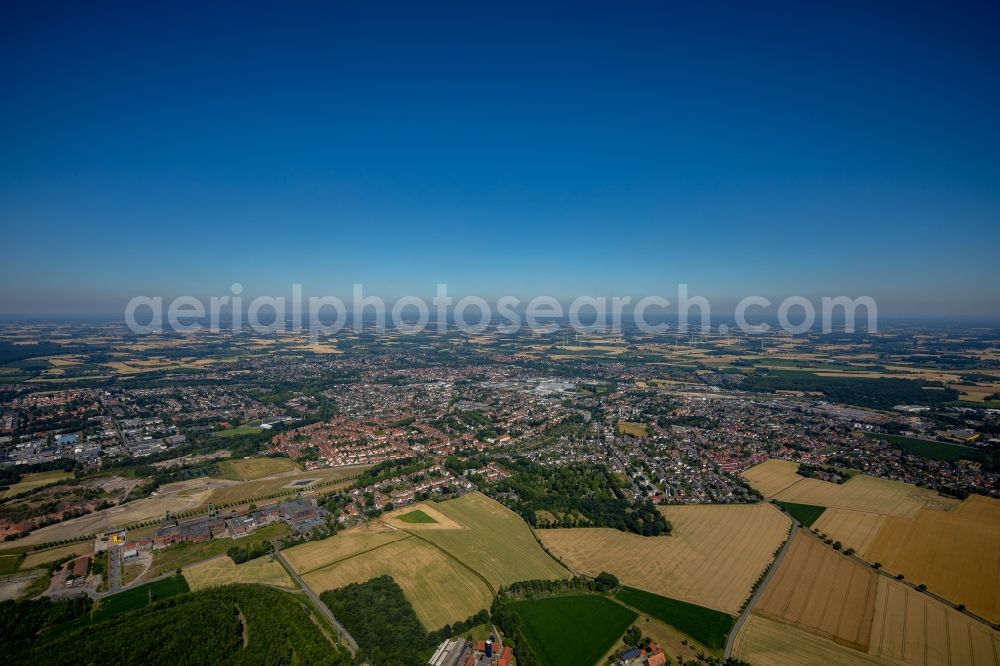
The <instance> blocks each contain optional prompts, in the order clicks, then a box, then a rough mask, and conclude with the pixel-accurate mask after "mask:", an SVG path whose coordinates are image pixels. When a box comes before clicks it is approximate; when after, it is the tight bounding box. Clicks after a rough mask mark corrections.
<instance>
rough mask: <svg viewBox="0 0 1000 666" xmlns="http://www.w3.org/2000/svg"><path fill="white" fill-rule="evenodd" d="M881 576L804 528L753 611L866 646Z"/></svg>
mask: <svg viewBox="0 0 1000 666" xmlns="http://www.w3.org/2000/svg"><path fill="white" fill-rule="evenodd" d="M877 578H878V575H877V574H876V573H875V572H874V571H873V570H872V569H870V568H869V567H866V566H865V565H863V564H860V563H858V562H856V561H854V560H851V559H850V558H848V557H846V556H844V555H841V554H840V553H838V552H837V551H835V550H833V549H832V548H831V547H829V546H827V545H826V544H824V543H823V542H822V541H820V540H819V539H817V538H815V537H813V536H811V535H810V534H809V533H808V532H806V531H804V530H800V531H799V534H798V535H796V538H795V540H794V541H793V542H792V545H791V547H790V548H789V550H788V553H787V554H786V555H785V557H784V559H783V560H782V561H781V564H780V565H779V566H778V570H777V572H775V575H774V577H773V578H772V579H771V581H770V582H769V583H768V585H767V587H766V588H764V592H763V593H762V594H761V596H760V599H759V600H758V602H757V604H756V605H755V606H754V612H755V613H758V614H759V615H762V616H764V617H767V618H769V619H772V620H777V621H779V622H784V623H786V624H790V625H792V626H794V627H797V628H799V629H803V630H806V631H809V632H811V633H813V634H816V635H818V636H822V637H824V638H828V639H830V640H832V641H834V642H837V643H841V644H843V645H846V646H848V647H851V648H855V649H858V650H866V649H867V648H868V640H869V634H870V632H871V624H872V616H873V615H874V613H875V595H876V591H877V589H878V585H877V582H878V581H877V580H876V579H877Z"/></svg>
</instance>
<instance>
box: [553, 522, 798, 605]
mask: <svg viewBox="0 0 1000 666" xmlns="http://www.w3.org/2000/svg"><path fill="white" fill-rule="evenodd" d="M660 508H661V510H662V512H663V513H664V515H665V516H666V517H667V519H668V520H670V521H671V522H672V523H673V526H674V530H673V534H672V535H671V536H662V537H642V536H639V535H636V534H629V533H625V532H619V531H618V530H614V529H610V528H571V529H551V530H550V529H546V530H539V531H538V535H539V537H541V539H542V542H543V543H544V544H545V545H546V547H547V548H549V550H550V551H552V553H553V554H555V555H557V556H558V557H559V558H560V559H562V560H563V561H564V562H566V564H567V565H569V566H570V567H572V568H573V569H574V570H576V571H579V572H580V573H584V574H587V575H591V576H596V575H597V574H599V573H600V572H601V571H608V572H611V573H613V574H615V575H616V576H617V577H618V578H619V580H621V582H622V583H623V584H624V585H629V586H631V587H636V588H639V589H643V590H647V591H649V592H654V593H656V594H660V595H662V596H666V597H671V598H674V599H680V600H682V601H688V602H690V603H694V604H698V605H700V606H705V607H707V608H713V609H715V610H720V611H723V612H725V613H730V614H734V615H735V614H736V613H738V612H739V610H740V607H741V606H742V605H743V602H744V601H745V600H746V599H747V597H749V596H750V591H751V588H752V587H753V584H754V582H755V581H756V580H757V578H758V577H759V576H760V574H761V572H763V571H764V569H765V568H766V567H767V565H768V564H769V563H770V561H771V559H772V556H773V554H774V551H775V550H777V549H778V547H779V546H780V545H781V544H782V542H783V541H784V539H785V536H786V535H787V534H788V529H789V527H790V525H791V521H790V520H789V519H788V517H787V516H785V515H784V514H782V513H781V512H780V511H778V510H777V509H776V508H775V507H773V506H771V505H770V504H751V505H700V506H670V507H660Z"/></svg>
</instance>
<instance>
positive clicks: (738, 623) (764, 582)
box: [723, 522, 799, 659]
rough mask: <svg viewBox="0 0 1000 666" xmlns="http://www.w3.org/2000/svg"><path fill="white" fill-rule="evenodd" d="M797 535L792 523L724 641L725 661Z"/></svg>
mask: <svg viewBox="0 0 1000 666" xmlns="http://www.w3.org/2000/svg"><path fill="white" fill-rule="evenodd" d="M798 533H799V523H798V522H795V523H792V532H791V534H790V535H789V536H788V541H786V542H785V545H784V546H782V547H781V550H780V551H778V556H777V557H776V558H774V564H773V565H771V568H770V569H768V571H767V575H766V576H764V580H762V581H761V582H760V585H758V586H757V589H756V590H755V591H754V593H753V594H752V595H751V596H750V601H749V602H748V603H747V607H746V608H744V609H743V612H742V613H740V616H739V617H738V618H736V624H734V625H733V628H732V630H731V631H730V632H729V638H728V639H727V640H726V651H725V653H724V654H723V657H724V658H725V659H729V658H730V657H731V656H732V655H733V643H734V642H736V634H738V633H740V627H742V626H743V623H744V622H746V620H747V618H748V617H750V611H751V610H753V605H754V604H755V603H757V599H759V598H760V595H761V594H762V593H763V592H764V588H765V587H767V584H768V583H769V582H770V581H771V576H773V575H774V572H775V571H777V570H778V565H779V564H781V560H782V559H783V558H784V557H785V553H787V552H788V548H789V546H791V545H792V540H793V539H794V538H795V535H796V534H798Z"/></svg>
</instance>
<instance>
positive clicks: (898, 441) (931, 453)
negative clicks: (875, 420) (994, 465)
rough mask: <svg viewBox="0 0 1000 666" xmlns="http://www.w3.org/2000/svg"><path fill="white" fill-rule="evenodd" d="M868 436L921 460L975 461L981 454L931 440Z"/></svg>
mask: <svg viewBox="0 0 1000 666" xmlns="http://www.w3.org/2000/svg"><path fill="white" fill-rule="evenodd" d="M866 434H867V435H868V436H869V437H873V438H875V439H884V440H885V441H887V442H889V443H890V444H894V445H896V446H898V447H899V448H901V449H903V451H906V452H907V453H910V454H912V455H915V456H919V457H921V458H929V459H931V460H941V461H944V462H952V461H955V460H959V459H961V458H966V459H968V460H974V459H975V458H976V457H977V455H978V453H979V452H978V451H977V450H976V449H973V448H971V447H968V446H960V445H958V444H948V443H946V442H935V441H933V440H930V439H917V438H916V437H904V436H902V435H888V434H885V433H866Z"/></svg>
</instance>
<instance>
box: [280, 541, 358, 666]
mask: <svg viewBox="0 0 1000 666" xmlns="http://www.w3.org/2000/svg"><path fill="white" fill-rule="evenodd" d="M275 558H277V560H278V561H279V562H281V566H283V567H285V571H287V572H288V575H289V576H291V577H292V579H293V580H294V581H295V582H296V583H298V585H299V587H301V588H302V590H303V591H304V592H305V593H306V595H307V596H308V597H309V598H310V599H311V600H312V602H313V605H314V606H316V608H317V609H318V610H319V611H320V612H321V613H323V615H324V616H325V617H326V619H328V620H329V621H330V623H331V624H332V625H333V626H334V627H336V629H337V631H338V632H339V633H340V638H341V640H342V641H343V643H344V645H346V646H347V649H348V650H350V651H351V654H352V655H354V654H357V652H358V643H357V641H355V640H354V636H351V634H350V632H349V631H347V629H346V628H345V627H344V625H342V624H341V623H340V622H338V621H337V618H335V617H334V616H333V612H332V611H331V610H330V609H329V608H328V607H327V605H326V604H324V603H323V602H322V601H320V598H319V597H318V596H316V593H315V592H313V590H312V588H311V587H309V586H308V585H306V582H305V581H304V580H302V577H301V576H299V574H297V573H296V572H295V569H293V568H292V565H291V564H289V563H288V560H286V559H285V556H284V555H282V554H281V553H280V552H278V553H275Z"/></svg>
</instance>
